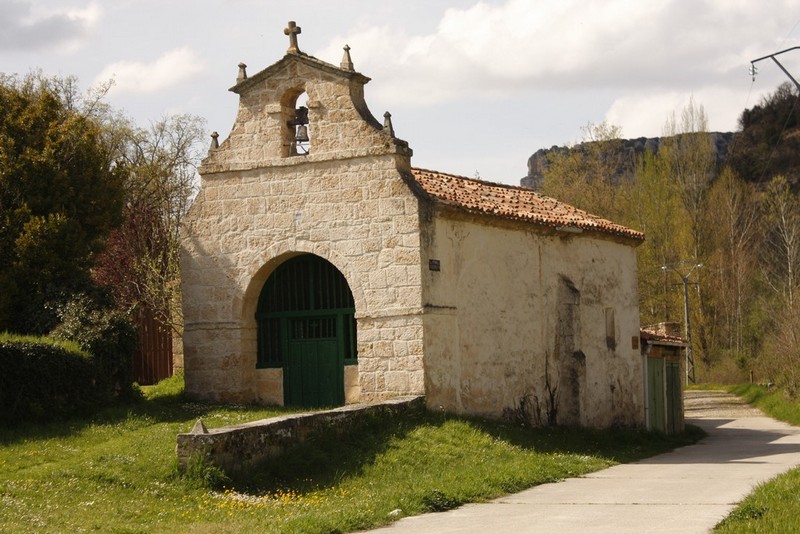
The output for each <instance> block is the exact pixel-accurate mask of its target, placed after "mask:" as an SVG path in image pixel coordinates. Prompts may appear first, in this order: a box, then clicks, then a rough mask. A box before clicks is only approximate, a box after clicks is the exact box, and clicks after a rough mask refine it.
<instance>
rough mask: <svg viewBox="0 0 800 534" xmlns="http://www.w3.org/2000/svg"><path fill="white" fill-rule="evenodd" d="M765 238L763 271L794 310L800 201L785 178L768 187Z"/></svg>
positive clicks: (798, 281)
mask: <svg viewBox="0 0 800 534" xmlns="http://www.w3.org/2000/svg"><path fill="white" fill-rule="evenodd" d="M762 210H763V217H762V223H763V225H762V229H761V230H762V232H761V233H762V235H763V236H764V240H763V244H764V249H765V250H764V251H765V253H766V258H768V260H767V261H764V262H763V269H764V271H765V274H766V279H767V281H768V282H769V284H770V287H772V289H773V290H774V291H775V292H776V293H777V294H778V295H780V297H781V300H782V301H783V302H785V303H786V305H787V306H788V307H789V308H791V307H793V306H794V304H795V301H796V300H797V298H796V292H797V288H798V286H800V199H798V198H797V196H796V195H795V194H794V193H792V191H791V186H790V185H789V181H788V179H787V178H786V177H785V176H782V175H781V176H776V177H775V178H773V179H772V180H771V181H770V183H769V184H768V185H767V188H766V191H765V194H764V201H763V204H762Z"/></svg>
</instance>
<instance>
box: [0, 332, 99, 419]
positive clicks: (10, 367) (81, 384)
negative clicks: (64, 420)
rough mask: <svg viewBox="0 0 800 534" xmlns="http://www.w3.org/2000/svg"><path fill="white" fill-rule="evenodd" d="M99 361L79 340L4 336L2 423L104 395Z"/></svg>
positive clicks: (76, 407)
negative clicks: (94, 360)
mask: <svg viewBox="0 0 800 534" xmlns="http://www.w3.org/2000/svg"><path fill="white" fill-rule="evenodd" d="M97 373H98V370H97V366H96V365H95V364H94V363H93V361H92V358H91V357H90V356H89V354H88V353H86V352H84V351H82V350H80V349H79V348H78V346H77V344H75V343H66V342H63V341H57V340H53V339H48V338H33V337H19V336H9V335H2V336H0V423H2V424H5V425H10V424H14V423H19V422H22V421H45V420H51V419H57V418H60V417H64V416H68V415H72V414H75V413H81V412H85V411H87V410H88V409H90V408H92V407H93V406H96V405H98V404H99V403H101V402H103V401H104V400H106V395H105V394H104V393H105V392H104V391H102V390H101V389H100V388H98V380H97Z"/></svg>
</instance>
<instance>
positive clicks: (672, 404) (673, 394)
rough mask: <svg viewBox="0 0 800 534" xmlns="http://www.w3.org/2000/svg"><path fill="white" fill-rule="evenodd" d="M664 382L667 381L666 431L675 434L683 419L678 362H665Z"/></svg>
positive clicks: (679, 429)
mask: <svg viewBox="0 0 800 534" xmlns="http://www.w3.org/2000/svg"><path fill="white" fill-rule="evenodd" d="M666 375H667V376H666V383H667V391H666V393H667V395H666V396H667V421H666V427H667V433H668V434H677V433H679V432H681V430H682V428H681V420H682V419H683V413H682V407H681V395H682V393H681V366H680V363H678V362H670V361H668V362H666Z"/></svg>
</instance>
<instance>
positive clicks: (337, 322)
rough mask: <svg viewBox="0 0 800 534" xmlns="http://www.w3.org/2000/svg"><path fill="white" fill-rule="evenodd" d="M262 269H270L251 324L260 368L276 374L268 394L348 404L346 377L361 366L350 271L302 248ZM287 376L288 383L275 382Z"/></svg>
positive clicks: (289, 401) (295, 401)
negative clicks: (340, 268) (342, 270)
mask: <svg viewBox="0 0 800 534" xmlns="http://www.w3.org/2000/svg"><path fill="white" fill-rule="evenodd" d="M260 272H262V273H266V272H268V273H269V274H267V275H266V280H265V282H264V283H263V284H262V285H261V288H260V291H259V296H258V301H257V312H256V314H255V315H254V317H253V320H254V321H253V322H251V324H254V325H255V356H256V358H255V359H256V361H257V365H256V367H257V369H262V370H264V371H265V372H267V373H268V375H270V376H271V377H272V383H273V386H272V387H271V388H270V389H269V393H268V394H269V395H270V397H271V398H272V399H274V401H276V402H280V398H281V397H282V400H283V403H284V404H286V405H293V406H303V407H315V406H333V405H341V404H343V403H344V402H345V399H346V393H345V389H346V382H348V379H346V376H347V375H350V376H351V378H350V379H349V381H352V379H353V377H352V373H353V371H352V369H357V367H355V366H356V365H357V343H356V341H357V327H356V322H355V302H354V299H353V296H352V291H351V289H350V286H349V284H348V282H347V280H346V278H345V275H344V274H343V273H342V272H341V270H339V269H338V268H337V267H336V266H335V265H334V264H333V263H331V262H330V261H328V260H326V259H324V258H322V257H321V256H319V255H317V254H313V253H298V252H290V253H286V254H283V255H281V256H279V257H276V258H275V259H274V261H271V262H269V266H268V267H267V268H265V269H262V270H261V271H260ZM259 278H261V277H259ZM247 337H252V336H247ZM248 345H252V344H251V343H248ZM246 352H248V353H250V355H251V357H248V358H246V360H248V361H252V360H253V358H252V351H250V350H247V351H246ZM245 365H247V364H245ZM346 367H347V368H348V369H350V371H346V370H345V369H346ZM355 372H356V373H357V370H356V371H355ZM276 373H277V374H276ZM259 376H262V375H259ZM356 376H357V375H356ZM281 377H282V388H281V385H280V382H277V383H276V381H275V379H278V380H279V381H281ZM254 386H256V384H254ZM256 389H259V387H258V386H256ZM281 389H282V394H281ZM256 395H257V396H258V393H257V394H256ZM279 395H280V397H279Z"/></svg>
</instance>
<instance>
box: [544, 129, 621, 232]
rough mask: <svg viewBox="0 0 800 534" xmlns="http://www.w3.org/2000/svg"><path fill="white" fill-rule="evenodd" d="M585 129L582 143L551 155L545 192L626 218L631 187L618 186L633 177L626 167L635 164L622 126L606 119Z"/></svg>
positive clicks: (615, 217) (612, 216)
mask: <svg viewBox="0 0 800 534" xmlns="http://www.w3.org/2000/svg"><path fill="white" fill-rule="evenodd" d="M583 132H584V139H583V142H582V143H580V144H579V145H577V146H575V147H573V148H572V149H571V150H568V151H564V152H562V153H557V152H556V153H553V154H552V155H551V156H550V160H549V161H548V166H547V169H546V170H545V172H544V181H543V183H542V192H543V193H544V194H546V195H549V196H552V197H555V198H558V199H559V200H562V201H564V202H567V203H569V204H572V205H574V206H577V207H579V208H581V209H584V210H586V211H588V212H590V213H593V214H596V215H599V216H601V217H606V218H608V219H612V220H622V219H623V213H624V211H625V208H624V206H625V205H626V200H625V198H624V197H625V195H626V193H627V189H626V188H624V187H617V186H618V185H619V184H620V183H621V182H622V181H626V180H628V179H629V176H626V174H625V172H624V169H632V168H633V167H634V165H635V162H634V161H632V160H630V161H629V160H627V159H626V158H628V157H629V156H627V154H626V152H625V151H624V150H623V145H622V143H623V142H622V139H621V135H622V130H621V129H620V127H619V126H614V125H610V124H608V123H605V122H602V123H600V124H592V123H588V124H587V125H586V126H585V127H584V128H583ZM620 169H623V172H622V173H620Z"/></svg>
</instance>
